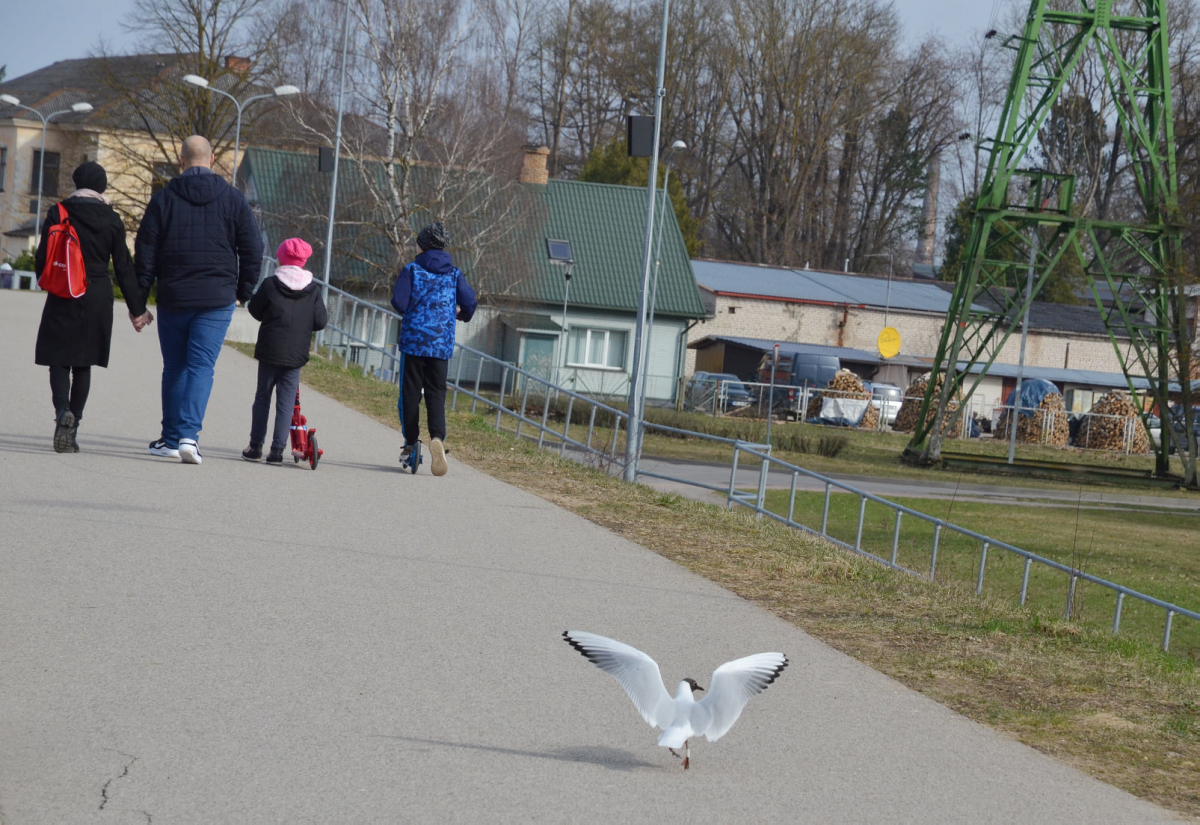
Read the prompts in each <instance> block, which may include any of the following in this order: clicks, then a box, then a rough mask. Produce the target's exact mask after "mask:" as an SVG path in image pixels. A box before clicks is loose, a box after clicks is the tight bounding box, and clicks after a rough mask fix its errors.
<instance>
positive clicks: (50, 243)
mask: <svg viewBox="0 0 1200 825" xmlns="http://www.w3.org/2000/svg"><path fill="white" fill-rule="evenodd" d="M38 286H39V287H41V288H42V289H44V290H46V291H47V292H49V293H50V294H52V295H57V296H58V297H60V298H81V297H83V294H84V293H85V292H87V272H85V271H84V268H83V250H82V249H80V247H79V236H78V235H76V234H75V227H73V226H71V222H70V221H69V220H68V219H67V210H65V209H63V205H62V204H61V203H60V204H59V205H58V223H57V224H55V225H54V226H52V227H50V231H49V232H47V233H46V263H45V264H44V265H43V266H42V274H41V277H39V278H38Z"/></svg>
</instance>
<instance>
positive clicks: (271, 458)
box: [267, 447, 283, 464]
mask: <svg viewBox="0 0 1200 825" xmlns="http://www.w3.org/2000/svg"><path fill="white" fill-rule="evenodd" d="M267 463H268V464H282V463H283V448H282V447H272V448H271V452H269V453H267Z"/></svg>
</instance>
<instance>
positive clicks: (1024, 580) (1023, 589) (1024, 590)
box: [1021, 556, 1033, 607]
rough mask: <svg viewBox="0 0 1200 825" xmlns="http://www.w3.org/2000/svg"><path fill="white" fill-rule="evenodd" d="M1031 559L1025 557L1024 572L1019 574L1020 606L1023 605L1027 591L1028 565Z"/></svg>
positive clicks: (1031, 561) (1030, 563) (1031, 562)
mask: <svg viewBox="0 0 1200 825" xmlns="http://www.w3.org/2000/svg"><path fill="white" fill-rule="evenodd" d="M1032 564H1033V559H1031V558H1029V556H1026V557H1025V573H1024V574H1023V575H1022V576H1021V607H1024V606H1025V596H1026V595H1027V594H1028V593H1029V567H1030V565H1032Z"/></svg>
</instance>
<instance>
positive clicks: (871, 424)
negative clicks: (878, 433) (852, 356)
mask: <svg viewBox="0 0 1200 825" xmlns="http://www.w3.org/2000/svg"><path fill="white" fill-rule="evenodd" d="M825 393H829V397H830V398H857V399H860V400H863V401H866V400H867V399H869V398H870V397H871V393H869V392H867V388H866V387H864V386H863V382H862V379H861V378H859V377H858V376H857V375H855V374H854V373H852V372H851V371H850V370H838V371H837V374H836V375H834V376H833V378H832V379H831V380H830V382H829V384H827V385H826V387H825V389H824V390H822V391H821V392H819V393H817V394H816V395H814V396H813V397H812V398H810V399H809V401H808V409H807V410H805V414H804V417H805V418H816V417H817V416H819V415H820V414H821V406H822V401H823V399H824V396H825ZM858 426H859V429H863V430H877V429H879V407H878V406H876V405H875V404H868V405H867V411H866V412H865V413H864V414H863V418H862V421H861V422H860V423H859V425H858Z"/></svg>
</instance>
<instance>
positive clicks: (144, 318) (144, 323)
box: [129, 309, 154, 332]
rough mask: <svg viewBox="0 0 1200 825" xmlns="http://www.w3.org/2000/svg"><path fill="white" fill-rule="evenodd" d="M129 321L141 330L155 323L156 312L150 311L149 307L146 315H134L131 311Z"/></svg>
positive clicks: (136, 328)
mask: <svg viewBox="0 0 1200 825" xmlns="http://www.w3.org/2000/svg"><path fill="white" fill-rule="evenodd" d="M129 322H130V323H131V324H133V328H134V329H135V330H137V331H138V332H141V331H142V330H144V329H145V328H146V327H148V326H150V325H151V324H152V323H154V314H153V313H152V312H150V310H149V309H147V310H146V312H145V314H144V315H134V314H133V313H132V312H131V313H129Z"/></svg>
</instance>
